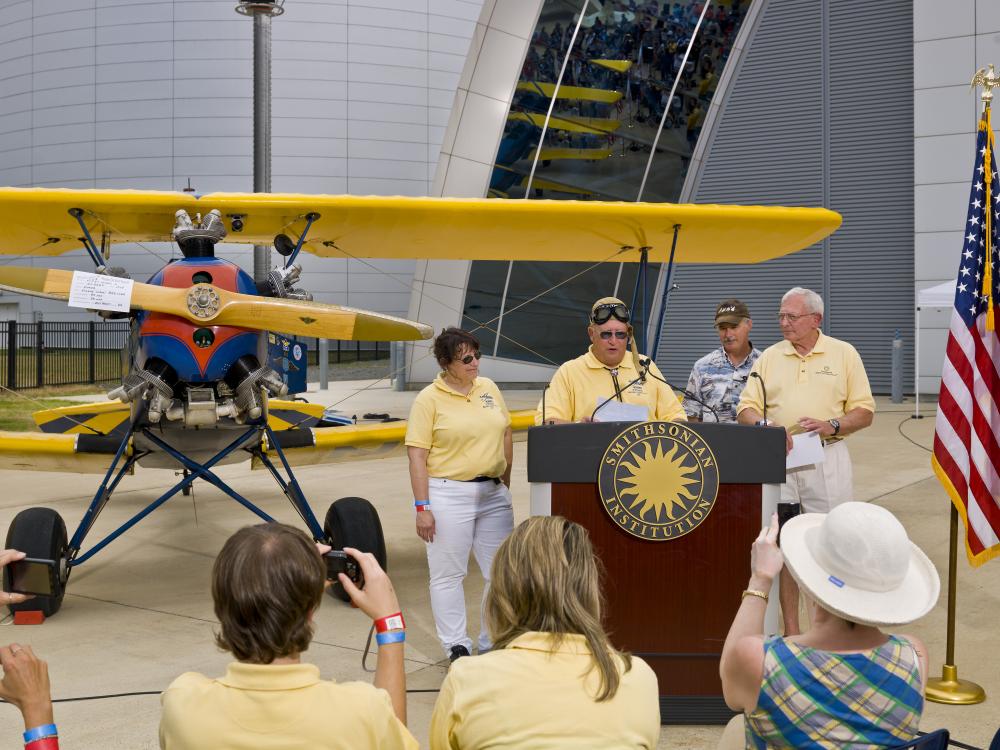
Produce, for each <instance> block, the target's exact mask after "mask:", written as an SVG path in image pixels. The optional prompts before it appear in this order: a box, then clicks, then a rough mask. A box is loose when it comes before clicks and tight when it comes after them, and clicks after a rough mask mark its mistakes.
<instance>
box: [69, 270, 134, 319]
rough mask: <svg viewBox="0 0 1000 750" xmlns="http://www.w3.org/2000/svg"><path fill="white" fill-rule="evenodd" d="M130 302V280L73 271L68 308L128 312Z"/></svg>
mask: <svg viewBox="0 0 1000 750" xmlns="http://www.w3.org/2000/svg"><path fill="white" fill-rule="evenodd" d="M131 301H132V279H121V278H118V277H117V276H104V275H102V274H99V273H86V272H85V271H74V272H73V281H72V282H71V283H70V287H69V303H68V304H69V306H70V307H83V308H86V309H88V310H111V311H113V312H128V311H129V304H130V303H131Z"/></svg>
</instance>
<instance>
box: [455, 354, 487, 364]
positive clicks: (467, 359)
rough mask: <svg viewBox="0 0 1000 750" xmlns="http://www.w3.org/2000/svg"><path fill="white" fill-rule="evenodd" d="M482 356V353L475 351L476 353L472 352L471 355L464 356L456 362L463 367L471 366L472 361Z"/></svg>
mask: <svg viewBox="0 0 1000 750" xmlns="http://www.w3.org/2000/svg"><path fill="white" fill-rule="evenodd" d="M482 356H483V353H482V352H480V351H476V352H473V353H472V354H466V355H465V356H464V357H462V358H461V359H460V360H458V361H459V362H461V363H462V364H463V365H471V364H472V360H474V359H481V358H482Z"/></svg>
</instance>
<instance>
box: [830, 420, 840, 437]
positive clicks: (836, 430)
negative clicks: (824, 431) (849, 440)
mask: <svg viewBox="0 0 1000 750" xmlns="http://www.w3.org/2000/svg"><path fill="white" fill-rule="evenodd" d="M828 421H829V422H830V426H831V427H832V428H833V434H834V435H839V434H840V420H839V419H830V420H828Z"/></svg>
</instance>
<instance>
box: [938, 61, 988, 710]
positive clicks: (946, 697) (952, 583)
mask: <svg viewBox="0 0 1000 750" xmlns="http://www.w3.org/2000/svg"><path fill="white" fill-rule="evenodd" d="M976 85H980V86H982V87H983V93H982V99H983V118H984V120H985V124H986V128H987V132H986V144H987V145H986V149H987V151H986V154H985V155H984V156H985V159H984V161H985V176H984V178H983V182H984V183H985V188H986V221H987V225H986V227H985V228H984V232H983V235H984V239H985V240H986V247H987V250H988V254H987V261H986V264H985V268H984V277H985V278H984V279H983V289H984V294H985V295H986V296H987V300H988V302H987V311H986V321H985V324H986V325H985V327H986V330H988V331H993V330H994V308H993V282H992V274H991V271H992V264H991V263H990V259H991V258H992V255H993V247H992V242H991V241H992V239H993V233H992V221H991V219H992V216H991V214H992V212H993V209H992V206H991V205H990V197H991V196H990V191H991V188H992V182H993V179H992V174H993V170H992V160H993V158H994V154H993V153H992V150H991V146H992V144H993V132H992V130H991V125H990V104H991V102H992V100H993V89H994V88H996V87H998V86H1000V76H998V75H997V74H996V73H995V72H994V70H993V66H992V65H990V68H989V72H987V71H986V70H979V71H977V72H976V75H975V76H974V77H973V79H972V86H973V87H975V86H976ZM950 527H951V528H950V532H949V539H948V626H947V627H948V634H947V639H946V645H945V662H944V665H943V666H942V667H941V678H940V679H934V678H932V679H929V680H927V689H926V696H927V700H929V701H933V702H934V703H945V704H951V705H956V706H968V705H971V704H974V703H982V702H983V701H984V700H986V691H985V690H983V688H982V686H981V685H978V684H976V683H975V682H972V681H970V680H962V679H959V677H958V667H957V666H955V603H956V600H957V598H958V597H957V594H958V570H957V569H958V508H957V507H956V506H955V504H954V502H953V503H951V524H950Z"/></svg>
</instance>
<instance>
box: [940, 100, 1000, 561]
mask: <svg viewBox="0 0 1000 750" xmlns="http://www.w3.org/2000/svg"><path fill="white" fill-rule="evenodd" d="M987 174H988V175H989V180H988V181H987V179H986V175H987ZM998 225H1000V180H998V178H997V170H996V158H995V153H994V146H993V129H992V128H991V126H990V116H989V109H988V108H987V109H986V111H985V112H984V113H983V117H982V119H981V120H980V122H979V135H978V138H977V140H976V166H975V170H974V171H973V174H972V191H971V194H970V197H969V215H968V220H967V221H966V224H965V237H964V238H963V242H962V256H961V260H960V262H959V268H958V280H957V281H956V287H955V309H954V310H953V311H952V315H951V326H950V329H949V332H948V346H947V348H946V350H945V359H944V368H943V370H942V375H941V392H940V395H939V397H938V412H937V418H936V421H935V425H934V454H933V456H932V458H931V464H932V465H933V467H934V471H935V473H936V474H937V476H938V479H940V480H941V483H942V484H943V485H944V487H945V489H946V490H947V491H948V494H949V495H950V496H951V501H952V503H953V504H954V505H955V508H956V509H957V510H958V512H959V514H960V515H961V516H962V519H963V520H964V521H965V529H966V535H965V548H966V553H967V554H968V557H969V562H970V564H972V565H973V566H979V565H982V564H983V563H984V562H986V561H987V560H989V559H991V558H993V557H996V556H998V555H1000V374H998V369H1000V339H998V337H997V333H998V332H997V331H996V330H995V328H996V326H995V325H994V323H995V321H996V316H995V314H994V305H995V304H997V303H998V302H1000V286H998V284H997V282H998V279H1000V269H998V268H997V253H996V248H997V239H998V232H997V226H998Z"/></svg>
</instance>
